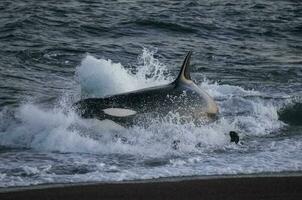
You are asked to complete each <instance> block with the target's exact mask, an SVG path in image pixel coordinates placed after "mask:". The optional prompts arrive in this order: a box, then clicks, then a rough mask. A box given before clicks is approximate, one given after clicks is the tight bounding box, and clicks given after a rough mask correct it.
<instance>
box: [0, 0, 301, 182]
mask: <svg viewBox="0 0 302 200" xmlns="http://www.w3.org/2000/svg"><path fill="white" fill-rule="evenodd" d="M142 50H143V53H142ZM155 50H156V51H157V52H156V53H154V52H155ZM188 50H193V51H194V55H193V60H192V74H193V77H194V79H195V80H196V81H197V82H198V83H199V84H200V86H201V87H204V88H205V89H206V90H207V91H208V92H209V93H210V94H211V95H212V96H214V98H215V99H216V101H217V102H218V104H219V106H220V110H221V119H220V121H219V122H217V124H214V125H213V126H212V125H211V126H209V127H203V128H201V129H199V128H196V127H191V126H189V127H188V126H181V125H179V124H174V123H172V124H171V123H167V124H160V126H159V127H160V128H158V125H156V123H155V124H154V125H153V126H151V128H148V129H145V128H142V127H134V128H133V129H130V130H126V131H125V130H123V131H122V132H125V135H126V136H127V137H128V140H130V141H131V142H130V143H127V144H124V143H123V142H122V140H120V138H119V137H117V138H115V137H113V138H111V137H109V139H108V138H107V137H105V139H104V136H101V138H103V139H100V140H99V139H98V138H96V137H91V136H89V137H88V136H87V135H85V134H86V133H87V132H89V133H91V132H93V133H95V132H97V133H104V132H106V133H107V132H112V131H111V128H108V127H107V128H106V127H105V130H103V129H104V125H96V123H97V122H86V121H85V122H84V121H81V119H79V118H78V117H77V116H74V114H73V115H71V114H70V113H69V111H68V110H69V107H68V105H70V104H71V103H72V102H74V101H75V100H76V99H78V98H79V96H80V95H81V94H80V92H79V91H80V89H82V92H83V90H84V89H85V88H86V89H87V87H93V86H95V85H98V87H97V88H94V89H92V90H90V93H91V91H95V90H98V89H100V88H103V89H104V88H106V87H107V86H106V85H111V83H107V84H104V81H106V80H107V79H106V77H105V76H104V77H102V80H99V79H95V80H94V79H93V78H92V79H90V81H91V82H89V81H88V80H86V79H87V77H89V76H86V73H92V74H97V75H98V74H102V73H103V72H104V71H106V69H105V70H104V68H101V69H100V70H98V69H97V68H94V67H91V66H95V65H109V67H112V68H114V67H113V64H112V63H104V61H105V60H104V59H111V60H112V62H113V63H121V67H120V68H117V69H118V70H117V71H113V72H112V73H115V76H113V77H118V78H119V79H120V80H119V81H121V82H123V81H124V82H125V84H124V87H125V88H123V89H120V88H118V89H116V88H115V86H116V85H118V86H120V85H123V84H120V82H117V83H118V84H116V85H114V84H112V85H113V86H112V85H111V86H110V87H111V88H109V89H108V88H107V89H104V91H105V90H106V91H108V90H112V91H113V90H116V91H120V90H127V89H128V90H130V89H135V88H136V84H137V85H139V84H142V85H148V84H149V85H154V84H157V83H162V82H165V81H169V80H171V79H173V77H174V76H176V74H177V73H178V70H179V67H178V66H179V65H180V63H181V61H182V59H183V57H184V55H185V53H186V52H187V51H188ZM87 53H89V54H90V55H89V56H87ZM301 55H302V3H301V2H300V1H294V0H292V1H290V0H287V1H286V0H277V1H263V0H262V1H260V0H259V1H252V0H244V1H222V0H215V1H205V0H204V1H153V2H149V1H134V0H133V1H131V0H117V1H108V2H107V1H106V2H105V1H104V2H101V1H93V0H85V1H77V0H68V1H64V2H62V1H56V0H49V1H38V0H31V1H24V0H22V1H19V0H15V1H9V0H1V2H0V111H1V113H0V117H1V121H0V145H1V146H2V147H1V149H0V182H1V184H0V186H2V187H5V186H14V185H28V184H38V183H49V182H77V181H95V180H97V181H104V180H123V179H141V178H155V177H160V176H182V175H210V174H234V173H267V172H282V171H294V172H297V171H301V170H302V156H301V155H302V136H301V134H302V115H301V113H302V100H301V98H302V57H301ZM138 57H139V59H138ZM96 58H99V59H96ZM150 67H153V68H156V69H157V70H159V76H158V77H156V76H155V75H154V74H152V73H151V75H150V74H148V69H149V68H150ZM121 68H122V69H127V70H129V71H131V72H132V73H134V74H131V73H130V72H129V71H128V73H130V75H129V74H128V75H127V73H126V72H124V71H123V70H122V69H121ZM161 68H165V69H161ZM125 73H126V74H125ZM135 73H137V74H136V75H135ZM75 74H77V76H75ZM138 74H140V75H143V77H145V78H146V77H147V78H146V80H147V79H148V77H150V76H151V79H150V80H149V79H148V81H147V83H145V80H143V78H142V77H141V76H138ZM129 77H130V78H129ZM85 78H86V79H85ZM94 78H95V77H94ZM131 78H133V79H135V81H136V82H135V83H130V80H131ZM152 78H153V79H152ZM84 79H85V80H84ZM88 79H89V78H88ZM105 79H106V80H105ZM116 79H117V78H116ZM116 79H115V80H116ZM92 80H93V81H92ZM102 81H103V82H102ZM87 85H88V86H87ZM92 85H93V86H92ZM118 86H116V87H118ZM92 93H93V92H92ZM109 93H110V92H109ZM66 98H67V99H68V100H66V101H67V103H66V102H65V101H64V100H63V103H62V99H66ZM29 102H30V103H29ZM62 104H63V105H62ZM74 123H75V124H77V125H74ZM150 123H151V122H150ZM79 124H80V125H79ZM83 124H84V125H83ZM151 124H152V123H151ZM99 126H101V129H99V128H100V127H99ZM96 127H98V128H96ZM110 127H111V126H110ZM102 128H103V129H102ZM152 128H153V129H152ZM84 129H85V130H84ZM232 129H236V130H238V131H240V132H241V136H242V137H243V138H244V140H245V141H244V142H245V143H244V145H242V146H239V147H238V146H232V145H231V146H230V145H229V144H228V142H226V141H227V136H223V138H222V139H218V140H219V142H213V140H215V141H216V140H217V138H220V137H219V134H222V133H225V132H227V131H229V130H232ZM83 130H84V131H83ZM87 130H88V131H87ZM179 130H181V131H180V132H178V131H179ZM116 131H117V130H114V131H113V132H114V133H116ZM117 132H118V131H117ZM195 132H198V134H200V133H202V132H206V133H212V132H213V133H215V134H216V135H215V134H214V135H215V136H214V138H211V136H206V137H205V136H203V135H198V136H196V134H195V135H193V134H194V133H195ZM118 133H119V132H118ZM175 133H176V134H175ZM184 133H185V134H186V135H183V134H184ZM83 134H84V136H83ZM101 135H102V134H101ZM141 135H144V136H141ZM159 135H161V136H159ZM87 138H88V139H87ZM175 139H182V141H184V144H183V146H181V148H180V149H179V150H176V151H173V150H171V151H170V150H169V151H163V152H164V153H162V154H160V153H159V154H156V153H155V152H158V151H160V150H159V149H162V150H163V149H165V150H166V149H170V145H169V144H170V142H171V141H173V140H175ZM195 140H205V141H206V142H204V144H203V146H202V148H201V149H198V148H197V149H196V148H195V145H196V144H195V143H194V141H195ZM162 141H164V142H162ZM100 146H102V148H100ZM238 157H240V158H241V160H240V161H239V160H237V159H236V158H238Z"/></svg>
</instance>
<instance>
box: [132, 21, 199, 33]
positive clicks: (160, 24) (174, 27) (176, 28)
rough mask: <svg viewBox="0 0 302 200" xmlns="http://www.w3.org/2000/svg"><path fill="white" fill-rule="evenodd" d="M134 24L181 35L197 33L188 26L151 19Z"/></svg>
mask: <svg viewBox="0 0 302 200" xmlns="http://www.w3.org/2000/svg"><path fill="white" fill-rule="evenodd" d="M134 23H135V24H137V25H139V26H147V27H148V26H149V27H152V28H157V29H164V30H167V31H173V32H181V33H197V32H198V30H197V29H194V28H192V27H189V26H184V25H181V24H176V23H172V22H164V21H158V20H152V19H143V20H137V21H135V22H134Z"/></svg>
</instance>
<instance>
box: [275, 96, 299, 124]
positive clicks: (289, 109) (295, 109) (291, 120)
mask: <svg viewBox="0 0 302 200" xmlns="http://www.w3.org/2000/svg"><path fill="white" fill-rule="evenodd" d="M278 114H279V119H280V120H282V121H284V122H285V123H287V124H290V125H302V103H300V102H295V103H291V104H289V105H287V106H285V107H284V108H282V109H281V110H280V111H279V112H278Z"/></svg>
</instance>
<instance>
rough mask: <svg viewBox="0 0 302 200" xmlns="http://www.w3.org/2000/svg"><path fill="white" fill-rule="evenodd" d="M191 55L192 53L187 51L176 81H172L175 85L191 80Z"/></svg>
mask: <svg viewBox="0 0 302 200" xmlns="http://www.w3.org/2000/svg"><path fill="white" fill-rule="evenodd" d="M191 55H192V51H189V52H188V54H187V56H186V58H185V60H184V61H183V64H182V66H181V70H180V72H179V75H178V77H177V79H176V80H175V81H174V82H175V83H178V82H186V81H188V80H191V76H190V71H189V66H190V59H191Z"/></svg>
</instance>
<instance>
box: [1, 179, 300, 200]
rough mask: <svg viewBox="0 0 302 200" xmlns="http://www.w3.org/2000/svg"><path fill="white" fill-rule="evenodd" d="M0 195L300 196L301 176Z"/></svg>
mask: <svg viewBox="0 0 302 200" xmlns="http://www.w3.org/2000/svg"><path fill="white" fill-rule="evenodd" d="M0 199H1V200H6V199H12V200H18V199H23V200H24V199H31V200H36V199H37V200H38V199H39V200H49V199H52V200H54V199H64V200H69V199H70V200H78V199H102V200H103V199H131V200H133V199H173V200H177V199H207V200H211V199H213V200H214V199H215V200H219V199H223V200H229V199H230V200H231V199H232V200H236V199H240V200H249V199H253V200H261V199H274V200H277V199H280V200H281V199H282V200H292V199H297V200H298V199H299V200H301V199H302V176H301V175H297V176H296V175H283V176H276V175H271V176H268V175H266V176H221V177H206V178H205V177H193V178H192V177H185V178H169V179H155V180H149V181H133V182H132V181H128V182H113V183H93V184H61V185H58V184H54V185H42V186H30V187H20V188H2V189H0Z"/></svg>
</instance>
